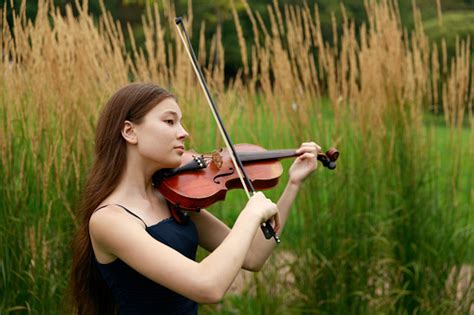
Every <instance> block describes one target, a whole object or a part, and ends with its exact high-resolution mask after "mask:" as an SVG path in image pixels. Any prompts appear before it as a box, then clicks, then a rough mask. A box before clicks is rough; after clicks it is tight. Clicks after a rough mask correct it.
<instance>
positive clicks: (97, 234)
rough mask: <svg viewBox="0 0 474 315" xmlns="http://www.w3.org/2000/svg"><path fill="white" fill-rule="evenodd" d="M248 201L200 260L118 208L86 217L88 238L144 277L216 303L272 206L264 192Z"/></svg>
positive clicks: (195, 297) (188, 295)
mask: <svg viewBox="0 0 474 315" xmlns="http://www.w3.org/2000/svg"><path fill="white" fill-rule="evenodd" d="M264 199H265V200H264ZM251 202H252V200H251V201H249V204H250V203H251ZM249 204H247V206H246V207H245V209H244V210H243V211H242V212H241V214H240V215H239V217H238V218H237V221H236V222H235V225H234V228H233V229H232V230H231V231H230V233H228V235H227V237H225V239H224V240H223V242H222V243H221V244H220V246H218V247H217V248H216V249H215V250H214V252H213V253H211V254H210V255H209V256H208V257H206V258H205V259H204V260H203V261H201V262H200V263H197V262H195V261H193V260H190V259H188V258H187V257H185V256H183V255H181V254H180V253H179V252H177V251H175V250H174V249H172V248H170V247H168V246H166V245H164V244H162V243H160V242H158V241H156V240H155V239H153V238H152V237H151V236H150V235H149V234H148V233H147V232H146V231H145V230H144V228H143V225H141V224H140V223H139V222H138V221H135V220H134V219H130V217H129V216H127V215H125V214H123V213H120V214H119V212H118V211H119V210H118V209H115V211H99V212H96V213H95V214H94V215H93V216H92V217H91V220H90V224H89V227H90V234H91V239H92V242H93V245H94V250H96V249H99V248H100V250H101V251H105V252H107V253H110V254H112V255H114V256H115V257H118V258H120V259H121V260H123V261H124V262H125V263H126V264H128V265H129V266H130V267H132V268H133V269H135V270H136V271H138V272H139V273H141V274H143V275H144V276H146V277H147V278H149V279H151V280H153V281H155V282H157V283H159V284H161V285H163V286H165V287H167V288H169V289H171V290H173V291H175V292H177V293H179V294H181V295H184V296H186V297H188V298H190V299H192V300H194V301H196V302H199V303H216V302H218V301H219V300H220V299H221V298H222V297H223V295H224V294H225V292H226V291H227V289H228V288H229V286H230V285H231V283H232V282H233V280H234V278H235V276H236V275H237V273H238V272H239V270H240V269H241V266H242V264H243V262H244V259H245V256H246V254H247V251H248V250H249V248H250V246H251V243H252V240H253V238H254V236H255V233H256V231H257V229H258V227H259V225H260V223H261V222H262V220H263V221H264V220H266V219H267V218H268V217H271V216H272V215H274V214H275V213H276V211H277V210H276V206H275V205H274V204H272V203H271V202H270V201H268V200H267V199H266V198H265V197H264V196H263V194H259V196H258V197H257V198H255V199H253V204H250V205H249ZM131 220H133V221H131ZM123 231H126V233H124V232H123Z"/></svg>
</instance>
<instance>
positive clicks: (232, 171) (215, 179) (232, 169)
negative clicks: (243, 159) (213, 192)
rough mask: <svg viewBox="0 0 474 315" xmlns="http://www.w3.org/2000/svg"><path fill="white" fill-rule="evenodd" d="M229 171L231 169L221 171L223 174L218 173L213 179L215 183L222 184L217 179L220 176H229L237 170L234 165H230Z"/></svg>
mask: <svg viewBox="0 0 474 315" xmlns="http://www.w3.org/2000/svg"><path fill="white" fill-rule="evenodd" d="M229 171H230V172H229V173H221V174H219V175H216V176H215V177H214V178H213V179H212V181H213V182H214V183H216V184H220V183H221V182H220V181H218V180H217V179H218V178H219V177H224V176H229V175H232V174H234V172H235V170H234V168H233V167H229Z"/></svg>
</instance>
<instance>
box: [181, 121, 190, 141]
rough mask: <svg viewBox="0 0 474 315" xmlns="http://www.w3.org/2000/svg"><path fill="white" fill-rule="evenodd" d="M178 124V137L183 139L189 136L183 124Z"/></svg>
mask: <svg viewBox="0 0 474 315" xmlns="http://www.w3.org/2000/svg"><path fill="white" fill-rule="evenodd" d="M180 126H181V128H180V130H179V133H178V139H180V140H184V139H186V138H187V137H189V133H188V132H187V131H186V129H184V127H183V125H181V124H180Z"/></svg>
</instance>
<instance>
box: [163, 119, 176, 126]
mask: <svg viewBox="0 0 474 315" xmlns="http://www.w3.org/2000/svg"><path fill="white" fill-rule="evenodd" d="M165 123H167V124H168V125H174V120H173V119H166V120H165Z"/></svg>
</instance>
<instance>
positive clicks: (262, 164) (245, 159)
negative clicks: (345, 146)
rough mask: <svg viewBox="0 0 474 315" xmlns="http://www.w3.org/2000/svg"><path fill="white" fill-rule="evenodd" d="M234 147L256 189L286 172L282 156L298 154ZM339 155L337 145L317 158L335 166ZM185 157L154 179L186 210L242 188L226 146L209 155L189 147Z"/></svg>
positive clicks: (273, 183)
mask: <svg viewBox="0 0 474 315" xmlns="http://www.w3.org/2000/svg"><path fill="white" fill-rule="evenodd" d="M235 149H236V152H237V154H238V156H239V158H240V159H241V161H242V163H243V165H244V168H245V172H246V173H247V176H248V178H249V179H250V181H251V182H252V184H253V186H254V187H255V189H257V190H264V189H269V188H272V187H275V186H276V185H277V184H278V180H279V178H280V176H281V175H282V173H283V167H282V165H281V163H280V162H279V160H280V159H282V158H286V157H292V156H297V155H298V154H296V152H295V151H296V150H275V151H267V150H265V149H264V148H262V147H259V146H257V145H253V144H237V145H235ZM338 155H339V153H338V152H337V150H336V149H331V150H329V151H328V152H327V153H326V154H322V153H321V154H319V155H318V160H320V161H322V162H323V165H324V163H325V162H326V164H327V165H326V167H328V168H329V169H334V168H335V160H336V159H337V158H338ZM182 159H183V161H182V163H181V166H180V167H178V168H176V169H165V170H160V171H159V172H157V173H156V174H155V175H154V176H153V183H154V186H155V187H156V188H157V189H158V190H159V191H160V193H161V194H162V195H163V196H164V197H165V199H166V200H168V201H169V202H171V203H172V204H173V205H175V206H177V207H179V208H181V209H183V210H187V211H198V210H199V209H201V208H206V207H208V206H210V205H212V204H213V203H215V202H217V201H220V200H224V199H225V195H226V193H227V191H228V190H229V189H234V188H242V182H241V181H240V179H239V176H238V174H237V172H236V170H235V166H234V165H233V163H232V160H231V157H230V155H229V152H228V151H227V149H220V150H219V151H218V152H214V153H212V154H210V155H199V154H198V153H196V152H192V151H186V152H185V153H184V154H183V157H182ZM324 161H325V162H324ZM331 163H332V164H331Z"/></svg>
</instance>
